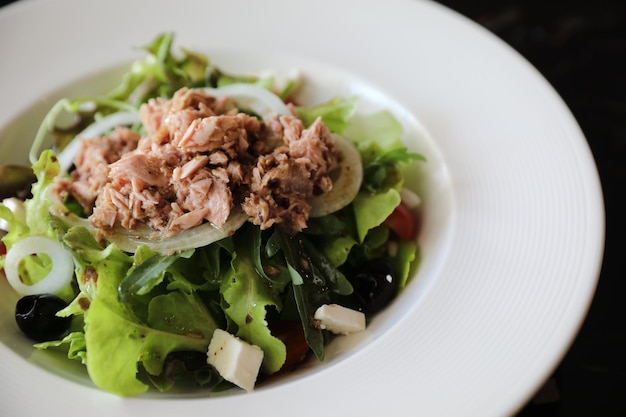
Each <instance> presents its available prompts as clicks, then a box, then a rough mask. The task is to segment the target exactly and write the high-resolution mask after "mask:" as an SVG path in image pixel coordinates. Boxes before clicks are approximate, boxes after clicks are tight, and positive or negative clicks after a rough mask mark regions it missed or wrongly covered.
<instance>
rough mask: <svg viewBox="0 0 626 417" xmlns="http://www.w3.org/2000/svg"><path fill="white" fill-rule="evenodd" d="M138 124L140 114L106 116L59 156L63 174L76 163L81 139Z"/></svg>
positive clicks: (87, 128)
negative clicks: (118, 127)
mask: <svg viewBox="0 0 626 417" xmlns="http://www.w3.org/2000/svg"><path fill="white" fill-rule="evenodd" d="M137 122H139V112H130V111H121V112H117V113H113V114H110V115H108V116H105V117H103V118H102V119H100V120H98V121H97V122H94V123H92V124H91V125H89V126H87V127H86V128H85V130H83V131H82V132H80V133H79V134H78V135H76V138H74V140H73V141H71V142H70V143H69V144H68V145H67V146H66V147H65V149H63V151H61V152H59V154H58V155H57V159H58V160H59V165H60V167H61V172H67V171H68V170H69V169H70V167H71V166H72V164H73V163H74V158H75V157H76V154H77V153H78V149H79V147H80V141H81V139H95V138H97V137H100V136H102V135H104V134H105V133H106V132H107V131H109V130H111V129H113V128H115V127H117V126H129V125H132V124H134V123H137Z"/></svg>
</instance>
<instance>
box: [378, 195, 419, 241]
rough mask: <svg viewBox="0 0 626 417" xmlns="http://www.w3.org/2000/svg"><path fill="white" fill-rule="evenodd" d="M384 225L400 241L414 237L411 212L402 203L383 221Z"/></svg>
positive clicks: (414, 226)
mask: <svg viewBox="0 0 626 417" xmlns="http://www.w3.org/2000/svg"><path fill="white" fill-rule="evenodd" d="M385 224H386V225H387V226H388V227H389V228H390V229H391V230H392V231H393V232H394V233H395V234H396V235H398V237H400V239H403V240H411V239H413V238H414V237H415V229H416V222H415V217H414V216H413V213H412V212H411V210H410V209H409V208H408V207H407V206H406V204H404V203H400V205H398V207H396V208H395V209H394V210H393V211H392V212H391V214H390V215H389V217H387V219H386V220H385Z"/></svg>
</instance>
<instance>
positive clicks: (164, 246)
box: [50, 196, 248, 254]
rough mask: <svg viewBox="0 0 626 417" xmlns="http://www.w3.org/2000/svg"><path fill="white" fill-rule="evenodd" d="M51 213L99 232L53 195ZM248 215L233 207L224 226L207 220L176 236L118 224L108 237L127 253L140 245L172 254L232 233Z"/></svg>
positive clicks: (62, 219)
mask: <svg viewBox="0 0 626 417" xmlns="http://www.w3.org/2000/svg"><path fill="white" fill-rule="evenodd" d="M51 200H52V205H51V207H50V213H52V214H53V215H55V216H56V217H57V218H59V219H60V220H61V221H62V222H63V223H64V224H66V225H67V226H70V227H85V228H87V229H88V230H89V231H90V232H91V233H92V234H94V235H96V234H97V231H96V228H95V227H93V225H92V224H91V223H90V222H89V220H87V219H84V218H82V217H79V216H77V215H76V214H74V213H72V212H71V211H69V210H68V209H67V208H66V207H65V206H64V205H63V203H62V202H61V201H59V199H58V198H54V197H53V196H51ZM247 220H248V216H247V215H246V214H245V213H244V212H243V211H241V210H233V211H232V212H231V214H230V216H229V217H228V219H227V220H226V223H224V225H223V226H222V227H217V226H215V225H213V224H211V223H204V224H201V225H200V226H196V227H193V228H191V229H187V230H183V231H181V232H178V233H177V234H175V235H173V236H168V237H163V235H161V234H160V233H159V232H158V231H156V230H154V229H152V228H151V227H149V226H147V225H140V226H139V227H137V228H136V229H133V230H128V229H125V228H123V227H121V226H118V227H116V228H115V229H114V230H113V231H112V233H111V234H110V235H109V236H107V237H106V239H107V240H108V241H109V242H111V243H115V244H116V245H117V247H119V248H120V249H121V250H123V251H124V252H130V253H135V252H136V251H137V248H138V247H139V246H141V245H146V246H148V247H150V248H151V249H152V250H154V251H155V252H159V253H162V254H169V253H174V252H179V251H184V250H187V249H194V248H200V247H203V246H206V245H209V244H211V243H214V242H217V241H218V240H221V239H223V238H225V237H228V236H232V234H233V233H235V231H237V229H239V228H240V227H241V226H242V225H243V224H244V223H245V222H246V221H247Z"/></svg>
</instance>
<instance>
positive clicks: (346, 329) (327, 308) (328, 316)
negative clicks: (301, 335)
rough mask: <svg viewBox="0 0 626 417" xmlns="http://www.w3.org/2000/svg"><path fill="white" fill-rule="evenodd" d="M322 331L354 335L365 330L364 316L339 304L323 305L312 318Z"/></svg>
mask: <svg viewBox="0 0 626 417" xmlns="http://www.w3.org/2000/svg"><path fill="white" fill-rule="evenodd" d="M313 317H314V318H315V320H319V322H320V326H321V328H322V329H326V330H329V331H331V332H333V333H337V334H348V333H355V332H360V331H362V330H365V314H363V313H362V312H360V311H356V310H352V309H350V308H347V307H343V306H340V305H339V304H324V305H322V306H320V307H319V308H318V309H317V310H316V311H315V315H314V316H313Z"/></svg>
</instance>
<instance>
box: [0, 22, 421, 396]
mask: <svg viewBox="0 0 626 417" xmlns="http://www.w3.org/2000/svg"><path fill="white" fill-rule="evenodd" d="M173 38H174V36H173V34H172V33H165V34H162V35H159V36H157V37H156V38H155V39H154V40H153V41H152V42H151V43H150V44H149V45H147V46H145V47H144V50H145V53H146V54H145V56H144V57H142V58H141V59H139V60H138V61H136V62H135V63H134V64H133V65H132V67H131V68H130V70H129V71H128V72H127V73H126V75H125V76H124V78H123V80H122V81H121V83H120V85H119V86H118V87H117V88H115V89H114V90H112V91H110V92H109V93H108V94H106V95H102V96H97V97H80V98H66V99H63V100H61V101H59V102H58V103H57V104H56V105H55V106H53V108H51V109H50V111H49V113H48V115H47V117H46V118H45V120H44V121H43V123H42V125H41V127H40V129H39V132H38V133H37V135H36V137H35V138H34V140H33V146H32V148H31V152H30V159H31V162H32V171H33V173H34V174H35V177H36V179H35V181H34V183H33V184H32V187H31V188H30V193H29V195H27V196H26V197H23V196H16V197H10V198H7V199H5V200H4V202H3V203H2V204H0V219H1V220H2V221H3V224H2V225H3V226H2V227H3V228H4V229H6V232H5V233H4V235H3V236H2V244H1V247H0V249H1V251H0V267H2V269H3V272H4V275H5V276H6V279H7V280H8V282H9V284H10V285H11V286H12V287H13V289H14V290H15V291H16V292H17V293H18V294H19V295H20V296H21V297H22V298H20V300H19V301H18V303H17V306H16V323H17V325H18V326H19V328H20V329H21V330H22V331H23V332H24V333H25V335H26V336H28V337H30V338H32V339H33V340H34V341H35V342H36V343H35V344H34V346H35V347H36V348H37V349H55V350H61V351H63V352H65V353H66V354H67V356H68V358H69V359H71V360H77V361H80V362H82V363H83V364H84V365H85V367H86V370H87V373H88V375H89V377H90V378H91V380H92V381H93V382H94V384H95V385H96V386H97V387H99V388H101V389H103V390H106V391H109V392H112V393H114V394H117V395H120V396H133V395H138V394H141V393H144V392H146V391H147V390H148V389H151V387H154V388H156V389H157V390H159V391H168V390H172V389H177V388H178V387H187V386H190V384H191V386H200V387H204V388H206V389H207V390H209V391H215V390H223V389H228V388H231V387H236V386H238V387H240V388H243V389H246V390H251V389H253V388H254V386H255V384H258V383H259V382H261V381H264V380H267V379H271V377H272V376H274V375H278V374H282V373H284V372H289V371H290V370H293V369H294V368H296V367H297V366H298V365H299V364H301V363H302V362H303V361H305V360H307V359H308V358H309V357H311V356H313V357H316V358H317V359H318V360H323V359H324V349H325V345H326V344H327V343H328V342H329V340H331V339H332V338H334V337H341V335H342V334H347V333H351V332H356V331H361V330H363V329H364V328H365V326H366V323H367V321H368V320H370V319H371V317H372V316H373V315H375V314H376V313H378V312H379V311H380V310H381V309H383V308H384V307H385V306H386V305H388V303H389V302H390V301H391V300H392V299H393V298H394V297H395V296H396V295H397V294H398V292H399V291H401V290H402V289H403V288H404V287H405V285H406V284H407V280H408V279H409V275H410V270H411V269H412V268H415V264H416V263H417V261H418V247H417V243H416V242H417V240H416V235H417V233H418V229H419V227H418V226H419V224H418V223H419V197H418V196H417V195H416V194H414V193H413V192H411V191H409V190H407V189H405V188H404V187H403V181H404V179H403V170H404V169H405V168H406V167H407V166H408V165H409V164H411V163H415V162H419V161H423V160H424V158H423V157H422V156H421V155H419V154H416V153H413V152H410V151H409V150H408V149H407V148H406V147H405V146H404V144H403V143H402V141H401V135H402V128H401V125H400V124H399V123H398V121H397V120H396V119H395V118H394V117H393V116H392V115H391V114H390V113H389V112H387V111H380V112H377V113H373V114H366V115H365V114H359V113H358V112H356V106H357V102H358V97H349V98H341V97H333V98H330V99H329V101H327V102H324V103H321V104H313V105H305V104H302V103H299V102H298V100H297V92H298V88H299V86H300V84H301V82H302V80H301V79H300V78H299V77H297V76H294V77H291V78H286V79H285V78H284V77H279V76H276V75H267V76H263V75H233V74H228V73H225V72H223V71H221V70H220V69H219V68H218V67H216V66H214V65H212V64H211V63H210V61H209V60H208V58H207V57H205V56H204V55H202V54H199V53H195V52H191V51H187V50H182V52H181V53H180V54H179V55H176V54H175V53H174V51H173V48H172V44H173ZM50 138H52V139H53V142H54V145H53V146H52V148H48V146H47V143H48V142H49V141H50Z"/></svg>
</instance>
